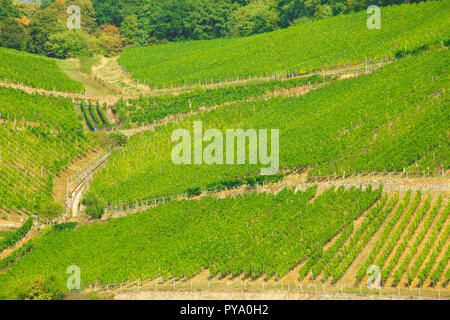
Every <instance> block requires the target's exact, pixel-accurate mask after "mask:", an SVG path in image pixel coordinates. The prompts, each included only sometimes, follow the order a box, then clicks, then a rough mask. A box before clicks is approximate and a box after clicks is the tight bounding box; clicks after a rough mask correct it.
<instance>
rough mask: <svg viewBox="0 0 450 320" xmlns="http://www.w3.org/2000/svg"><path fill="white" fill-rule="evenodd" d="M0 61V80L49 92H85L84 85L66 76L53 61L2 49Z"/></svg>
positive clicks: (0, 50)
mask: <svg viewBox="0 0 450 320" xmlns="http://www.w3.org/2000/svg"><path fill="white" fill-rule="evenodd" d="M0 61H1V63H0V80H3V81H4V80H7V81H11V82H13V83H18V84H23V85H25V86H30V87H35V88H41V89H47V90H56V91H63V92H78V93H79V92H84V87H83V85H82V84H81V83H79V82H77V81H75V80H72V79H71V78H69V77H68V76H67V75H65V74H64V73H63V72H62V71H61V69H60V68H59V66H58V64H57V63H56V61H54V60H52V59H49V58H46V57H41V56H38V55H33V54H29V53H24V52H20V51H16V50H12V49H5V48H0Z"/></svg>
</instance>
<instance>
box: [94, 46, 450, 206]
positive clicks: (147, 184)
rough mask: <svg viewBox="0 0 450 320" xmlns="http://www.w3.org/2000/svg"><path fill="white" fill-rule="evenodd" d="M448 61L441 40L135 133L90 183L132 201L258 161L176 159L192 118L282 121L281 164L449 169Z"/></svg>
mask: <svg viewBox="0 0 450 320" xmlns="http://www.w3.org/2000/svg"><path fill="white" fill-rule="evenodd" d="M449 63H450V58H449V55H448V51H447V50H446V49H443V50H437V51H433V52H428V53H423V54H421V55H418V56H414V57H410V58H405V59H402V60H399V61H397V62H395V63H392V64H390V65H388V66H385V67H384V68H382V69H380V70H378V71H377V72H375V73H372V74H369V75H362V76H360V77H358V78H353V79H346V80H342V81H337V82H334V83H332V84H330V85H329V86H325V87H322V88H320V89H318V90H315V91H311V92H309V93H308V94H306V95H305V96H301V97H278V98H274V99H271V100H268V101H266V100H264V99H257V100H254V101H251V102H242V103H236V104H233V105H229V106H224V107H222V108H219V109H216V110H213V111H211V112H209V113H202V114H198V115H195V116H192V117H189V118H187V119H185V120H184V121H180V122H178V123H177V124H173V123H172V124H170V125H168V126H165V127H162V128H158V129H157V130H156V132H144V133H142V134H138V135H135V136H133V137H132V138H131V139H130V141H129V142H128V145H127V146H125V147H124V149H122V150H120V151H118V152H116V153H115V154H113V156H112V157H111V158H110V161H109V162H108V165H107V166H106V167H104V168H103V169H101V170H100V171H99V173H98V174H97V175H96V176H95V178H94V180H93V182H92V184H91V186H92V189H93V190H94V191H95V192H97V193H98V194H99V195H101V196H102V197H104V198H105V199H106V200H108V201H109V203H110V204H113V205H119V204H130V203H133V202H134V201H135V200H139V199H151V198H154V197H160V196H166V195H179V194H181V193H185V192H186V191H187V190H188V189H192V188H197V187H199V188H200V189H202V190H205V189H206V188H208V186H209V185H211V184H215V183H218V182H221V181H226V180H230V179H235V178H236V177H242V176H246V175H253V174H257V173H259V172H260V169H261V167H265V166H263V165H261V164H259V165H249V164H245V165H225V164H224V165H220V164H213V165H187V164H183V165H175V164H174V163H173V162H172V160H171V152H172V148H173V147H174V146H175V144H176V143H177V142H172V141H171V136H172V133H173V132H174V130H176V129H179V128H185V129H189V130H190V131H191V134H192V127H193V121H195V120H201V121H202V122H203V130H204V131H205V130H206V129H208V128H217V129H219V130H221V131H222V132H225V130H226V129H235V128H242V129H249V128H254V129H269V130H270V129H279V130H280V166H281V167H282V168H286V169H306V168H311V169H312V170H311V174H319V173H321V174H333V173H335V172H336V173H337V174H342V173H343V172H344V171H345V172H346V174H347V175H348V174H351V173H355V172H363V171H365V172H371V171H372V170H375V171H393V170H397V171H399V170H403V168H406V169H409V170H411V169H414V170H418V169H421V170H424V169H427V168H428V167H429V168H430V170H433V169H437V170H440V167H441V166H443V167H444V168H448V155H449V151H448V150H449V148H448V139H447V136H448V133H449V124H450V120H449V117H450V114H449V109H448V107H446V106H447V102H446V101H447V100H448V90H447V89H446V88H448V71H447V66H448V65H449ZM206 145H207V143H206V142H204V146H206ZM224 151H226V150H224ZM224 154H225V153H224ZM247 159H248V157H247ZM247 162H248V161H247Z"/></svg>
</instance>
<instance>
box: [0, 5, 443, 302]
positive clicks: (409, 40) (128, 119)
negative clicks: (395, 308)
mask: <svg viewBox="0 0 450 320" xmlns="http://www.w3.org/2000/svg"><path fill="white" fill-rule="evenodd" d="M448 9H449V1H448V0H445V1H427V2H420V3H416V4H407V5H398V6H390V7H383V8H382V11H381V12H382V28H381V29H379V30H369V29H368V28H366V19H367V13H366V12H359V13H351V14H348V15H340V16H336V17H332V18H327V19H323V20H317V21H310V22H306V23H302V24H299V25H297V26H294V27H290V28H287V29H283V30H278V31H275V32H272V33H265V34H260V35H256V36H251V37H247V38H230V39H218V40H211V41H188V42H179V43H169V44H166V45H158V46H149V47H145V48H132V49H126V50H125V51H124V52H123V54H122V56H121V57H120V58H119V62H120V63H121V65H122V66H123V67H124V68H125V69H126V70H128V71H129V72H130V73H131V75H132V76H133V77H134V78H135V79H137V80H139V81H140V82H141V83H140V84H136V83H135V81H134V80H133V79H130V78H126V79H125V80H126V81H125V82H126V84H127V86H133V85H135V86H136V88H143V87H145V86H142V83H146V84H148V85H149V86H151V87H152V88H161V87H172V86H179V87H178V89H176V90H172V91H169V90H160V91H156V90H155V91H154V93H155V94H154V95H150V93H151V92H152V90H150V89H149V88H147V87H145V90H140V89H139V90H128V89H127V90H120V88H107V90H105V91H104V92H147V93H148V94H149V95H148V96H142V97H136V96H134V97H130V96H106V95H105V96H99V97H97V96H90V95H86V94H83V93H80V92H82V91H83V89H84V88H83V85H82V84H81V83H79V82H77V81H74V80H72V79H70V78H68V77H67V76H66V75H65V74H64V73H63V72H62V71H61V70H60V68H59V67H58V64H61V62H58V61H56V60H54V59H48V58H44V57H40V56H36V55H30V54H25V53H21V52H16V51H14V50H9V49H3V48H0V58H1V59H0V80H1V81H0V82H2V86H8V85H9V86H11V84H12V83H15V84H16V85H17V84H18V83H19V84H23V85H25V86H30V87H35V88H43V89H47V90H50V91H52V90H55V92H48V91H46V90H40V91H39V92H42V93H43V94H48V95H49V96H44V95H40V94H29V93H26V92H25V91H21V90H16V89H11V88H5V87H0V219H1V220H0V230H7V231H6V232H5V231H0V300H1V299H15V298H19V299H34V298H43V299H58V298H62V297H65V295H67V294H68V293H69V291H70V289H68V287H67V280H68V277H69V274H68V273H67V268H68V267H69V266H76V267H79V268H80V271H81V284H82V287H83V288H86V287H88V286H91V285H95V286H101V285H109V284H119V283H120V284H125V286H128V287H133V285H134V281H137V280H139V282H138V283H139V284H138V286H139V285H140V284H141V281H144V282H147V284H148V283H150V282H152V281H154V282H155V285H156V286H155V289H154V290H157V288H158V287H157V286H158V282H159V281H162V282H164V283H165V284H166V285H167V284H171V285H173V287H171V290H175V286H176V285H178V284H181V285H183V284H184V285H186V283H187V282H188V281H187V280H189V282H190V283H191V290H192V281H194V282H197V283H199V284H200V285H199V288H200V289H208V290H210V289H211V287H210V281H212V280H213V281H216V283H222V284H224V288H227V289H228V281H229V280H230V281H231V280H235V281H238V282H239V281H242V282H243V284H244V291H245V290H246V288H247V287H245V286H246V284H247V282H248V283H250V285H253V286H254V287H256V284H258V286H259V285H261V284H262V289H258V290H263V291H264V290H265V289H264V285H265V284H268V285H274V286H276V287H277V288H278V286H279V285H280V284H281V285H283V284H284V283H287V285H288V289H287V290H288V291H289V290H290V289H289V288H302V287H301V286H303V285H304V286H305V287H306V286H307V285H314V286H315V291H314V292H315V293H317V292H316V289H317V286H318V285H323V286H330V287H331V286H333V287H334V288H339V287H340V288H341V290H340V292H341V294H342V287H343V286H346V287H349V288H351V289H352V290H358V289H359V290H360V291H359V292H360V294H361V287H364V286H365V285H366V284H367V283H368V281H369V277H370V275H369V274H368V270H370V269H374V268H375V269H378V268H379V271H380V272H379V274H378V276H379V277H378V278H376V279H377V280H378V279H379V280H381V284H382V286H383V289H393V290H394V291H396V290H397V289H401V290H406V289H414V288H415V289H417V288H420V289H426V290H431V291H433V293H435V292H438V293H437V294H436V295H439V297H441V293H442V295H443V297H444V298H448V297H449V294H450V292H449V291H448V289H449V288H448V283H449V281H450V270H449V268H450V265H449V258H450V246H449V244H450V241H449V238H448V237H449V232H450V219H449V210H450V203H449V192H448V190H449V188H450V186H449V183H448V173H449V168H450V167H449V150H450V149H449V139H448V138H449V136H450V112H449V111H450V108H449V104H448V101H449V96H448V91H449V90H448V88H449V76H448V66H449V65H450V55H449V54H448V39H449V37H448V31H447V30H449V27H450V25H449V21H450V19H449V18H450V15H449V13H450V10H448ZM108 59H109V60H108ZM116 59H117V57H113V58H103V57H102V58H101V59H98V57H94V58H93V59H92V61H100V64H99V65H97V66H93V67H92V68H90V69H91V75H87V74H86V75H85V76H86V77H84V76H83V77H80V79H81V78H83V79H84V80H83V81H86V82H85V83H86V84H87V85H92V86H94V87H95V86H98V87H99V88H100V87H102V85H103V84H102V83H101V82H102V81H101V80H98V79H104V78H108V77H110V78H108V79H109V80H110V81H109V82H107V83H108V85H110V84H111V83H118V82H115V81H114V80H115V78H114V74H109V73H108V71H109V72H111V70H109V68H111V65H109V64H108V63H109V62H115V61H116ZM66 62H67V63H70V64H71V66H75V65H76V64H75V63H74V61H73V60H70V61H66ZM107 62H108V63H107ZM375 62H376V63H375ZM364 65H365V66H366V69H365V70H364ZM361 66H363V67H362V69H360V70H359V68H360V67H361ZM116 67H117V69H113V71H114V72H117V71H118V69H119V68H118V66H117V65H116ZM330 68H335V69H334V71H336V74H333V75H330V74H331V73H330V72H331V71H330ZM350 69H352V71H353V72H352V73H353V74H349V72H348V70H350ZM356 69H358V72H356ZM323 70H328V73H326V72H322V71H323ZM340 71H342V72H345V74H340V75H338V74H337V73H340ZM100 72H104V73H105V74H103V75H102V76H105V77H102V76H99V75H98V73H100ZM114 72H112V73H114ZM69 74H70V72H69ZM72 76H74V73H73V74H72ZM97 76H98V77H97ZM120 76H121V77H122V76H123V77H124V78H125V77H127V75H126V74H124V73H121V75H120ZM243 78H245V79H247V80H246V81H242V80H243ZM122 80H123V79H122ZM97 81H98V82H97ZM217 82H226V83H217ZM105 83H106V82H105ZM208 84H209V86H208ZM19 87H20V85H19ZM24 89H27V88H24ZM115 89H118V90H115ZM184 89H186V90H184ZM56 91H61V92H56ZM100 91H101V90H100ZM100 91H99V92H100ZM28 92H30V90H29V88H28ZM31 92H34V91H31ZM101 92H103V91H101ZM162 92H164V95H161V93H162ZM75 93H76V94H75ZM52 94H55V95H59V96H58V97H54V96H51V95H52ZM63 97H70V98H63ZM97 99H98V100H99V101H101V102H102V104H103V103H108V104H109V105H106V104H103V105H100V102H98V101H95V100H97ZM111 123H113V125H112V124H111ZM194 128H197V129H199V128H200V130H201V131H202V132H201V133H200V134H199V133H198V132H197V130H195V129H194ZM180 129H187V131H181V130H180ZM208 129H216V130H215V131H213V132H214V133H215V134H214V137H211V136H206V137H204V136H201V135H202V134H203V133H205V132H206V130H208ZM238 129H241V132H243V134H244V136H245V134H248V136H249V138H246V137H244V139H240V138H242V136H240V137H237V139H236V137H232V138H233V139H236V140H238V142H239V141H244V142H243V143H242V144H240V145H239V144H238V145H237V146H233V147H232V148H233V150H228V149H227V146H226V145H225V146H224V145H223V144H225V143H223V144H220V143H219V144H218V147H216V148H212V146H211V145H212V143H211V142H212V140H213V138H214V139H215V140H214V142H217V141H219V142H220V139H221V140H222V142H224V140H225V139H224V137H226V138H227V140H228V137H227V133H229V130H236V131H235V133H237V130H238ZM274 129H275V130H279V144H277V141H276V139H274V137H276V134H275V133H273V132H271V130H274ZM246 130H249V131H246ZM250 130H255V132H258V131H260V132H259V134H261V132H265V131H264V130H267V132H268V133H269V134H268V140H270V142H269V143H268V146H267V147H268V149H269V151H268V152H266V153H267V154H266V156H264V154H263V152H264V151H262V150H258V151H259V152H255V148H254V147H255V145H256V144H258V147H259V148H261V147H262V145H261V141H259V139H260V137H261V135H258V134H257V137H258V138H256V142H255V139H252V138H251V137H250V136H251V135H252V132H251V131H250ZM94 131H100V132H94ZM180 132H182V133H181V134H180V135H181V136H183V137H184V136H188V137H189V138H186V141H187V142H186V141H184V140H183V142H186V145H187V148H188V149H189V148H190V152H187V153H186V154H187V155H188V156H186V158H184V159H183V164H176V163H175V162H176V161H174V159H173V158H174V156H173V155H174V154H175V152H174V150H175V151H177V150H178V151H179V149H176V146H177V147H179V146H180V145H181V144H180V141H179V140H177V134H179V133H180ZM188 133H190V136H189V134H188ZM237 135H239V133H237ZM192 137H193V138H192ZM216 140H217V141H216ZM233 141H235V140H233ZM113 142H117V143H116V144H115V145H111V143H113ZM251 142H255V143H254V144H255V145H251ZM100 145H101V146H105V148H104V150H100V151H99V152H98V153H97V151H98V150H97V149H96V150H94V151H95V152H93V150H92V147H93V146H96V147H98V146H100ZM106 146H109V147H106ZM214 146H216V145H214ZM264 147H265V146H264ZM277 147H279V149H278V148H277ZM195 149H201V150H200V151H201V152H200V153H201V156H202V157H201V158H202V159H200V160H199V159H198V154H199V153H198V152H197V153H196V152H195ZM184 151H185V150H183V156H184V155H185V154H184ZM213 151H214V152H213ZM229 151H232V153H231V156H229V157H228V156H227V153H228V152H229ZM265 151H267V150H265ZM207 152H210V155H211V157H212V158H214V161H210V159H209V160H207V159H206V156H205V154H206V155H207ZM194 154H195V155H194ZM212 154H214V156H212ZM255 154H256V157H255ZM241 156H242V157H241ZM271 156H272V157H271ZM276 156H279V163H278V160H275V158H276ZM220 157H222V158H223V159H221V158H220ZM242 158H243V160H242ZM250 158H252V159H255V158H256V159H257V160H255V161H254V162H252V161H250ZM267 158H271V160H272V161H273V162H272V163H271V164H272V165H274V167H275V168H276V167H279V170H278V171H277V172H276V173H275V174H271V175H264V172H262V171H261V169H262V168H267V167H269V164H270V161H266V160H267ZM186 159H187V161H184V160H186ZM203 160H204V161H203ZM233 160H234V161H233ZM238 160H239V161H238ZM189 162H190V163H194V164H189ZM230 162H231V163H230ZM236 163H237V164H236ZM411 171H416V172H417V171H421V173H422V174H423V176H421V177H420V178H417V177H411V176H409V177H408V173H409V172H411ZM377 172H378V173H380V172H385V173H387V174H386V176H385V177H383V178H381V179H378V180H377V179H375V175H374V176H372V175H371V173H377ZM430 172H438V173H439V177H436V176H432V177H431V175H430ZM271 173H274V172H271ZM317 176H321V177H324V179H320V177H319V178H318V177H317ZM349 176H350V177H349ZM391 176H392V177H393V178H392V179H391ZM360 177H362V178H360ZM56 178H57V179H56ZM55 181H56V182H57V183H55ZM311 181H315V182H311ZM54 184H55V185H56V187H55V185H54ZM55 189H57V190H58V191H61V190H64V191H63V192H60V193H61V194H60V195H59V197H58V196H56V194H54V193H55ZM59 189H61V190H59ZM63 193H64V194H65V195H66V197H65V201H66V208H70V209H72V211H71V213H72V214H60V215H59V216H56V217H55V218H54V219H53V218H50V217H47V218H46V215H45V214H44V213H43V212H45V210H44V209H48V211H52V210H53V209H55V208H53V207H54V206H55V203H54V202H55V200H59V201H62V199H63V198H64V195H63ZM56 206H57V205H56ZM58 208H59V207H58ZM58 208H56V209H55V211H56V210H57V209H58ZM61 210H62V209H61ZM61 210H60V211H61ZM69 211H70V210H69ZM16 213H17V214H16ZM69 213H70V212H69ZM38 215H41V216H40V217H38ZM49 216H51V214H49ZM44 218H46V219H44ZM19 221H20V222H19ZM49 221H52V222H53V224H52V223H49V224H48V225H45V224H40V222H49ZM289 286H292V287H289ZM108 288H109V287H108ZM120 288H122V287H120ZM172 288H173V289H172ZM139 289H141V288H140V287H139ZM147 289H148V288H147ZM152 290H153V286H152ZM277 290H278V289H277ZM418 293H419V294H420V291H419V292H418Z"/></svg>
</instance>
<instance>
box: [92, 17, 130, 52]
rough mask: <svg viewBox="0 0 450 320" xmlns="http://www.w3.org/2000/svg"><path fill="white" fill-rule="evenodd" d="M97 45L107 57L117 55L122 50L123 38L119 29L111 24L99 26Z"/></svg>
mask: <svg viewBox="0 0 450 320" xmlns="http://www.w3.org/2000/svg"><path fill="white" fill-rule="evenodd" d="M97 35H98V42H99V45H100V46H101V47H102V48H103V49H104V50H105V54H107V55H117V54H119V53H120V52H121V51H122V49H123V42H124V41H123V37H122V36H121V35H120V29H119V28H118V27H116V26H113V25H111V24H107V25H103V26H101V27H100V28H99V29H98V31H97Z"/></svg>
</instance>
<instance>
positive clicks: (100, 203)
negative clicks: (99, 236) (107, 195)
mask: <svg viewBox="0 0 450 320" xmlns="http://www.w3.org/2000/svg"><path fill="white" fill-rule="evenodd" d="M81 204H82V205H84V206H86V214H87V215H90V216H91V217H92V218H94V219H100V218H101V217H102V215H103V213H104V211H105V208H106V201H105V200H104V199H103V198H100V197H99V196H97V194H95V193H94V192H92V191H88V192H87V193H86V194H85V196H84V198H83V201H82V202H81Z"/></svg>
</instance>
